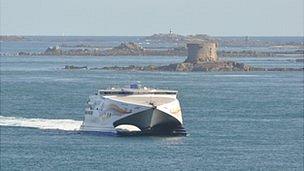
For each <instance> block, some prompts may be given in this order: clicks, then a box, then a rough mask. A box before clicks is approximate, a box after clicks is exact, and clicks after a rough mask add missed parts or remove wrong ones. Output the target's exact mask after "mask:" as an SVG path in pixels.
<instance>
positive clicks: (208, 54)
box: [185, 42, 218, 63]
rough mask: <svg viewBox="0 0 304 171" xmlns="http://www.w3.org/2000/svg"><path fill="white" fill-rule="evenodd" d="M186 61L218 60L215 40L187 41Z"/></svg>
mask: <svg viewBox="0 0 304 171" xmlns="http://www.w3.org/2000/svg"><path fill="white" fill-rule="evenodd" d="M187 48H188V58H187V59H186V60H185V62H187V63H199V62H216V61H217V60H218V57H217V53H216V49H217V43H215V42H201V43H188V44H187Z"/></svg>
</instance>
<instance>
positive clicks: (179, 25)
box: [0, 0, 304, 36]
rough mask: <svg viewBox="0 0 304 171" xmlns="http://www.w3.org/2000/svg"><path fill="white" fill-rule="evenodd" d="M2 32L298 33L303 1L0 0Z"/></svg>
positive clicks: (303, 23)
mask: <svg viewBox="0 0 304 171" xmlns="http://www.w3.org/2000/svg"><path fill="white" fill-rule="evenodd" d="M0 1H1V34H9V35H15V34H16V35H63V34H64V35H67V36H69V35H82V36H111V35H126V36H130V35H151V34H153V33H167V32H169V29H170V28H172V30H173V31H174V32H175V33H179V34H197V33H205V34H209V35H212V36H303V30H304V12H303V8H304V4H303V1H304V0H0Z"/></svg>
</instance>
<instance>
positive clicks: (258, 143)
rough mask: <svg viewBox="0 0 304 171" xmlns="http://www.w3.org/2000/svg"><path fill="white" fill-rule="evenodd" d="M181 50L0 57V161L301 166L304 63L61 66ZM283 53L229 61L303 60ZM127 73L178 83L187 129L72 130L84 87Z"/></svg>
mask: <svg viewBox="0 0 304 171" xmlns="http://www.w3.org/2000/svg"><path fill="white" fill-rule="evenodd" d="M41 41H43V40H41ZM46 44H48V45H49V44H51V43H50V41H48V42H47V43H46ZM1 46H2V52H3V51H17V50H19V49H22V48H24V47H28V48H31V49H35V48H36V44H35V43H33V42H31V41H29V42H2V44H1ZM41 49H42V45H41ZM184 59H185V57H158V56H154V57H141V56H139V57H138V56H136V57H135V56H133V57H132V56H131V57H119V56H118V57H77V56H74V57H70V56H66V57H54V56H41V57H40V56H35V57H29V56H1V57H0V60H1V114H0V133H1V134H0V135H1V136H0V138H1V139H0V147H1V149H0V152H1V153H0V168H1V169H0V170H1V171H2V170H274V171H276V170H299V171H302V170H303V152H304V138H303V135H304V126H303V124H304V121H303V117H304V116H303V115H304V114H303V111H304V107H303V106H304V99H303V94H304V88H303V85H304V76H303V72H210V73H208V72H207V73H200V72H193V73H181V72H125V71H123V72H122V71H121V72H119V71H103V70H94V71H93V70H71V71H70V70H63V69H62V68H63V67H64V66H65V65H77V66H84V65H86V66H88V67H102V66H112V65H124V66H126V65H131V64H134V65H147V64H155V65H165V64H170V63H175V62H181V61H183V60H184ZM290 59H292V57H288V56H287V57H286V58H279V59H273V58H271V59H269V58H237V59H233V58H231V59H229V60H237V61H241V62H244V63H246V64H250V65H253V66H263V67H277V66H285V67H286V66H287V67H303V63H295V62H293V61H292V60H290ZM134 81H141V83H142V84H144V85H145V86H149V87H154V88H166V89H167V88H169V89H174V90H178V91H179V100H180V102H181V106H182V112H183V118H184V124H185V125H184V126H185V128H186V130H187V132H188V133H189V135H188V136H186V137H147V136H145V137H118V136H116V135H111V134H100V135H92V134H84V133H79V132H78V128H79V126H80V124H81V121H82V119H83V115H84V107H85V103H86V101H87V99H88V96H89V95H92V94H94V93H95V92H96V90H97V89H101V88H110V87H112V86H124V85H128V84H129V83H131V82H134Z"/></svg>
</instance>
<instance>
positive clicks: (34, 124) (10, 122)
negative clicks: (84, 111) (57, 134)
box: [0, 116, 82, 131]
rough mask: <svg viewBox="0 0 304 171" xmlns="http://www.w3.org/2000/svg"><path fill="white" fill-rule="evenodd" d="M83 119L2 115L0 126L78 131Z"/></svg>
mask: <svg viewBox="0 0 304 171" xmlns="http://www.w3.org/2000/svg"><path fill="white" fill-rule="evenodd" d="M81 123H82V121H76V120H71V119H39V118H31V119H30V118H19V117H6V116H0V126H16V127H29V128H39V129H57V130H65V131H77V130H79V128H80V126H81Z"/></svg>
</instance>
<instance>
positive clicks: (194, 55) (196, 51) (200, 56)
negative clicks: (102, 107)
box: [101, 41, 303, 72]
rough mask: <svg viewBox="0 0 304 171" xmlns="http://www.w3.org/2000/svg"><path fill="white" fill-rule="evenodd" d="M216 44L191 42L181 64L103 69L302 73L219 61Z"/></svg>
mask: <svg viewBox="0 0 304 171" xmlns="http://www.w3.org/2000/svg"><path fill="white" fill-rule="evenodd" d="M217 46H218V45H217V43H216V42H210V41H207V42H192V43H188V44H187V54H188V57H187V59H186V60H185V61H184V62H182V63H175V64H170V65H164V66H155V65H148V66H135V65H130V66H127V67H120V66H112V67H103V68H101V69H104V70H118V71H122V70H128V71H178V72H195V71H203V72H208V71H303V68H255V67H252V66H249V65H246V64H243V63H238V62H234V61H219V60H218V56H217Z"/></svg>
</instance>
